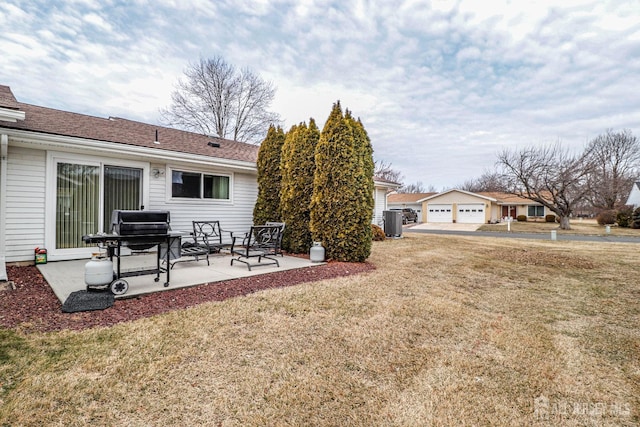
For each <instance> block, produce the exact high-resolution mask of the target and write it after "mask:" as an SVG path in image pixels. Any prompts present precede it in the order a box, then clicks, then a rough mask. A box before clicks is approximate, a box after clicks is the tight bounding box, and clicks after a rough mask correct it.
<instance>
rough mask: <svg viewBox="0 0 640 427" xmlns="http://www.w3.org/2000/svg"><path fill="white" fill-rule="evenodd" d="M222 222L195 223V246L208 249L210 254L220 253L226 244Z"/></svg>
mask: <svg viewBox="0 0 640 427" xmlns="http://www.w3.org/2000/svg"><path fill="white" fill-rule="evenodd" d="M223 232H224V231H223V230H222V229H221V228H220V221H193V232H192V233H191V237H192V238H193V246H197V247H201V248H202V247H204V248H207V249H208V251H209V253H210V254H213V253H218V252H220V249H222V248H223V247H224V246H225V245H227V244H226V243H223V242H222V233H223Z"/></svg>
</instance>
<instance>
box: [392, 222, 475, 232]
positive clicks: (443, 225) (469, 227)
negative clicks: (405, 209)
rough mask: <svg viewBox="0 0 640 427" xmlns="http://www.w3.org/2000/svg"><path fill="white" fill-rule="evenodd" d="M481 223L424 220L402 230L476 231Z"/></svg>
mask: <svg viewBox="0 0 640 427" xmlns="http://www.w3.org/2000/svg"><path fill="white" fill-rule="evenodd" d="M481 225H482V224H459V223H451V222H424V223H421V224H415V225H409V226H406V227H405V228H404V231H407V232H411V231H418V230H440V231H476V230H477V229H478V228H480V226H481Z"/></svg>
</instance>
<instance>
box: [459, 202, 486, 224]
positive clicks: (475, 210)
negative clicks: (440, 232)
mask: <svg viewBox="0 0 640 427" xmlns="http://www.w3.org/2000/svg"><path fill="white" fill-rule="evenodd" d="M457 218H458V222H459V223H462V224H484V203H469V204H460V205H458V216H457Z"/></svg>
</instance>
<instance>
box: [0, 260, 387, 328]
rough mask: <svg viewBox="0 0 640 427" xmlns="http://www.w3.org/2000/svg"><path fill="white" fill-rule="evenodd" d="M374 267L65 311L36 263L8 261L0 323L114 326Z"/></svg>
mask: <svg viewBox="0 0 640 427" xmlns="http://www.w3.org/2000/svg"><path fill="white" fill-rule="evenodd" d="M373 269H375V267H374V266H373V264H370V263H367V262H364V263H347V262H335V261H332V262H329V263H327V264H324V265H319V266H314V267H306V268H300V269H294V270H285V271H282V272H276V273H268V274H263V275H259V276H253V277H246V278H241V279H235V280H229V281H224V282H215V283H209V284H206V285H200V286H194V287H190V288H182V289H174V290H168V291H163V292H157V293H154V294H149V295H142V296H139V297H135V298H131V299H120V300H116V301H115V304H114V305H113V307H110V308H108V309H105V310H99V311H88V312H79V313H63V312H62V304H61V303H60V301H59V300H58V298H57V297H56V296H55V294H54V293H53V291H52V290H51V288H50V287H49V285H48V284H47V282H46V281H45V280H44V278H43V277H42V275H41V274H40V271H39V270H38V269H37V268H36V267H35V266H26V267H13V266H7V276H8V278H9V280H11V281H13V282H14V284H15V289H9V290H0V327H2V328H9V329H11V328H20V329H21V330H23V331H27V332H31V331H34V332H35V331H38V332H51V331H60V330H64V329H73V330H82V329H87V328H93V327H96V326H99V327H100V326H112V325H115V324H117V323H121V322H128V321H131V320H135V319H140V318H143V317H149V316H153V315H156V314H160V313H166V312H169V311H172V310H178V309H183V308H187V307H193V306H195V305H198V304H201V303H203V302H207V301H222V300H225V299H227V298H233V297H237V296H242V295H247V294H250V293H253V292H257V291H260V290H263V289H270V288H280V287H285V286H294V285H297V284H300V283H305V282H314V281H318V280H323V279H330V278H334V277H340V276H348V275H352V274H359V273H363V272H366V271H370V270H373Z"/></svg>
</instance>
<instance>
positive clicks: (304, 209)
mask: <svg viewBox="0 0 640 427" xmlns="http://www.w3.org/2000/svg"><path fill="white" fill-rule="evenodd" d="M319 138H320V130H318V127H317V126H316V122H315V121H314V120H313V119H311V120H310V121H309V126H308V127H307V125H306V124H305V123H300V125H298V126H293V127H292V128H291V130H290V131H289V132H287V135H286V137H285V140H284V145H283V146H282V158H281V162H280V170H281V172H282V185H281V193H280V209H281V211H282V219H283V221H284V222H286V223H287V227H286V228H285V231H284V237H283V240H282V246H283V247H284V249H286V250H287V251H289V252H292V253H308V252H309V249H310V248H311V244H312V239H311V231H310V230H309V219H310V217H311V210H310V208H309V204H310V203H311V195H312V194H313V174H314V171H315V168H316V166H315V150H316V145H317V143H318V139H319Z"/></svg>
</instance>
